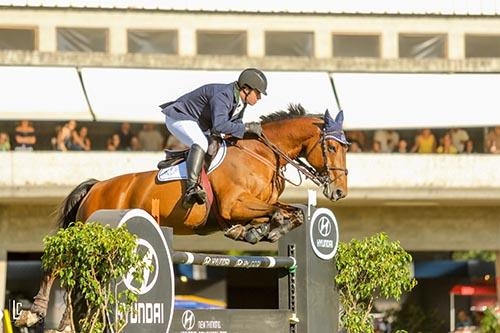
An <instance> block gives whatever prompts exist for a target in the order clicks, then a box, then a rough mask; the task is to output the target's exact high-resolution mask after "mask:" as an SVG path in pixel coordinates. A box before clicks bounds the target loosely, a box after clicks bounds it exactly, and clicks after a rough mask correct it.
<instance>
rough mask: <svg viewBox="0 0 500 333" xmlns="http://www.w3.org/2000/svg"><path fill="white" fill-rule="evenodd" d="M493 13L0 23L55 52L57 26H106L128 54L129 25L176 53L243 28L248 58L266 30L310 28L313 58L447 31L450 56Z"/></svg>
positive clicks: (27, 17)
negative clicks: (33, 35)
mask: <svg viewBox="0 0 500 333" xmlns="http://www.w3.org/2000/svg"><path fill="white" fill-rule="evenodd" d="M499 23H500V18H499V17H495V16H482V17H463V16H403V15H322V14H317V15H312V14H300V15H297V14H249V13H246V14H245V13H206V12H169V11H140V10H96V9H55V8H54V9H41V8H40V9H33V8H2V10H1V11H0V26H9V27H16V26H24V27H35V28H36V29H37V31H38V43H37V44H38V50H40V51H42V52H54V51H56V49H57V45H56V28H57V27H92V28H108V29H109V42H108V50H109V53H110V54H123V53H126V52H127V45H126V40H127V35H126V34H127V29H174V30H177V31H178V35H179V45H178V53H179V55H181V56H193V55H195V54H196V31H197V30H242V27H244V30H246V31H247V32H248V48H247V50H248V56H250V57H261V56H263V55H264V42H265V41H264V33H265V31H273V30H274V31H313V32H314V34H315V46H314V56H315V57H316V58H320V59H321V58H330V57H331V56H332V39H331V36H332V33H349V34H367V33H368V34H379V35H380V37H381V38H380V40H381V57H382V58H386V59H391V58H397V57H398V34H399V33H411V34H439V33H446V34H448V41H447V45H448V51H447V52H446V53H447V54H448V57H449V58H450V59H461V58H463V57H464V42H463V40H464V34H465V33H478V34H486V33H488V34H499V33H500V24H499Z"/></svg>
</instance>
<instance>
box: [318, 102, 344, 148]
mask: <svg viewBox="0 0 500 333" xmlns="http://www.w3.org/2000/svg"><path fill="white" fill-rule="evenodd" d="M323 120H324V121H325V124H324V125H323V130H324V132H325V139H333V140H335V141H338V142H340V143H342V144H344V145H350V142H349V141H347V138H346V136H345V133H344V130H343V129H342V123H343V122H344V112H343V111H342V110H340V112H339V113H338V114H337V117H335V120H334V119H333V118H332V116H331V115H330V111H328V110H326V112H325V116H324V117H323Z"/></svg>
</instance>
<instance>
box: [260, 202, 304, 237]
mask: <svg viewBox="0 0 500 333" xmlns="http://www.w3.org/2000/svg"><path fill="white" fill-rule="evenodd" d="M279 206H280V208H282V209H283V210H284V211H285V214H286V218H285V219H284V220H283V223H280V225H279V226H278V227H276V228H274V229H273V230H271V231H270V232H269V234H268V235H267V237H266V238H267V240H269V241H271V242H276V241H277V240H278V239H279V238H280V237H281V236H282V235H284V234H286V233H287V232H289V231H290V230H292V229H295V228H296V227H298V226H299V225H301V224H302V223H304V221H305V217H304V213H303V212H302V210H301V209H299V208H296V207H293V206H289V205H285V204H282V203H279Z"/></svg>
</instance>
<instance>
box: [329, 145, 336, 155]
mask: <svg viewBox="0 0 500 333" xmlns="http://www.w3.org/2000/svg"><path fill="white" fill-rule="evenodd" d="M328 151H329V152H330V153H335V152H336V151H337V149H335V146H328Z"/></svg>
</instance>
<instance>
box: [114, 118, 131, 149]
mask: <svg viewBox="0 0 500 333" xmlns="http://www.w3.org/2000/svg"><path fill="white" fill-rule="evenodd" d="M118 135H119V136H120V147H118V148H119V150H131V145H132V143H131V141H132V137H133V136H134V134H133V133H132V131H131V130H130V123H127V122H125V123H122V125H121V126H120V131H119V132H118Z"/></svg>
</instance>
